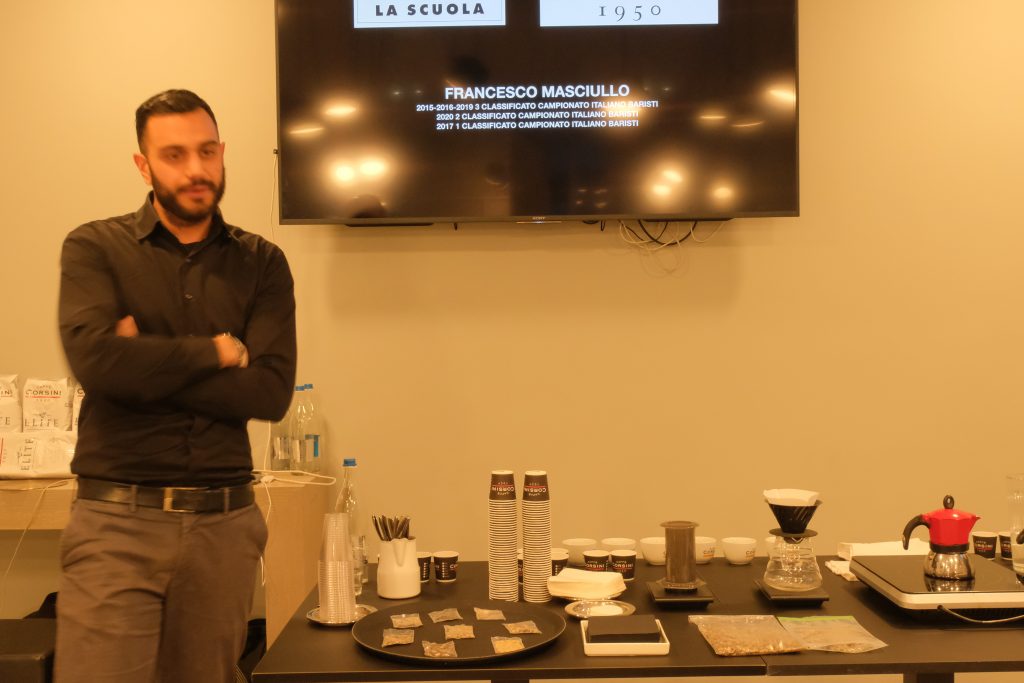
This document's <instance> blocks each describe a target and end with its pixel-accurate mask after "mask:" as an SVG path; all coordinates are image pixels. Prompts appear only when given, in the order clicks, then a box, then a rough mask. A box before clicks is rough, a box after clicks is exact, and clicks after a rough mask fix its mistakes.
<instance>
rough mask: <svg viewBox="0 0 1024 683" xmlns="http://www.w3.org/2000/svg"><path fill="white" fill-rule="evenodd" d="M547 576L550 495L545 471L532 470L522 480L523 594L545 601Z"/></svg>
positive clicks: (546, 596) (549, 596) (549, 546)
mask: <svg viewBox="0 0 1024 683" xmlns="http://www.w3.org/2000/svg"><path fill="white" fill-rule="evenodd" d="M550 576H551V498H550V496H549V495H548V473H547V472H543V471H541V470H532V471H529V472H527V473H526V476H525V478H524V479H523V597H524V598H525V599H526V601H527V602H547V601H549V600H550V599H551V594H550V593H549V592H548V578H550Z"/></svg>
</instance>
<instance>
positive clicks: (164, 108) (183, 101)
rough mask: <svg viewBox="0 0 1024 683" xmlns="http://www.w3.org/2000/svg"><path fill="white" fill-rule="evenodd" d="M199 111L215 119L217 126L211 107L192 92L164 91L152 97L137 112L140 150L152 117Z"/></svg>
mask: <svg viewBox="0 0 1024 683" xmlns="http://www.w3.org/2000/svg"><path fill="white" fill-rule="evenodd" d="M197 109H202V110H203V111H205V112H206V113H207V114H209V115H210V118H211V119H213V125H214V126H216V125H217V117H216V116H214V115H213V109H210V105H208V104H207V103H206V101H205V100H204V99H203V98H202V97H200V96H199V95H197V94H195V93H194V92H192V91H191V90H164V91H163V92H161V93H157V94H156V95H153V96H152V97H150V98H149V99H148V100H146V101H145V102H143V103H142V104H140V105H139V108H138V109H136V110H135V135H136V137H137V138H138V140H139V149H142V136H143V135H144V134H145V132H146V123H147V122H148V121H149V117H150V116H153V115H157V114H187V113H189V112H190V111H195V110H197Z"/></svg>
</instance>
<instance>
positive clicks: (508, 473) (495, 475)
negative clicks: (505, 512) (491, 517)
mask: <svg viewBox="0 0 1024 683" xmlns="http://www.w3.org/2000/svg"><path fill="white" fill-rule="evenodd" d="M490 499H491V500H511V501H515V499H516V481H515V476H514V475H513V473H512V470H494V471H493V472H491V495H490Z"/></svg>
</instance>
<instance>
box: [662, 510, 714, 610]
mask: <svg viewBox="0 0 1024 683" xmlns="http://www.w3.org/2000/svg"><path fill="white" fill-rule="evenodd" d="M661 526H662V528H664V529H665V576H664V578H661V579H658V580H657V581H648V582H647V588H648V590H650V591H651V597H652V598H654V601H655V602H657V603H690V604H707V603H709V602H712V601H713V600H714V598H715V596H714V593H712V592H711V590H710V589H709V588H708V586H707V583H706V582H705V581H704V579H702V578H701V577H700V576H698V574H697V558H696V555H695V554H694V540H695V537H694V532H695V530H696V528H697V523H696V522H687V521H671V522H662V524H661Z"/></svg>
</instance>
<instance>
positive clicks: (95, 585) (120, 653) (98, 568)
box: [54, 500, 267, 683]
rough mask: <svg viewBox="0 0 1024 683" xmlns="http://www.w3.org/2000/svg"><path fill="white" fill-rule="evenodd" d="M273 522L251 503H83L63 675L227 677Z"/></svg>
mask: <svg viewBox="0 0 1024 683" xmlns="http://www.w3.org/2000/svg"><path fill="white" fill-rule="evenodd" d="M266 542H267V527H266V524H264V522H263V517H262V515H261V514H260V511H259V508H257V507H256V506H255V505H250V506H248V507H244V508H239V509H237V510H232V511H230V512H227V513H221V512H208V513H199V514H195V513H174V512H164V511H162V510H157V509H154V508H143V507H138V508H136V509H135V510H134V511H132V510H131V509H130V507H129V506H128V505H124V504H120V503H107V502H101V501H94V500H76V501H75V502H74V504H73V507H72V510H71V519H70V521H69V522H68V525H67V527H66V528H65V529H64V534H63V535H62V536H61V541H60V558H61V565H62V568H63V573H62V575H61V579H60V585H59V591H58V594H57V648H56V658H55V665H54V680H55V681H56V683H77V682H79V681H81V682H83V683H115V682H116V683H121V682H124V683H129V682H130V683H157V682H159V683H206V682H207V681H209V682H210V683H230V682H231V681H233V680H234V673H233V672H234V668H235V663H236V662H237V660H238V657H239V655H240V654H241V652H242V648H243V646H244V645H245V637H246V630H247V620H248V617H249V611H250V609H251V607H252V595H253V587H254V584H255V580H256V570H257V566H258V564H259V556H260V554H261V553H262V552H263V548H264V547H265V546H266Z"/></svg>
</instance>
